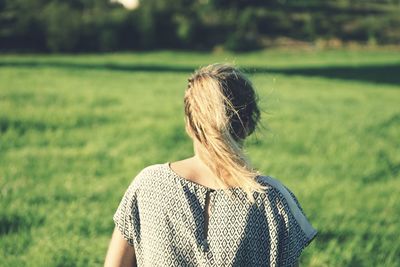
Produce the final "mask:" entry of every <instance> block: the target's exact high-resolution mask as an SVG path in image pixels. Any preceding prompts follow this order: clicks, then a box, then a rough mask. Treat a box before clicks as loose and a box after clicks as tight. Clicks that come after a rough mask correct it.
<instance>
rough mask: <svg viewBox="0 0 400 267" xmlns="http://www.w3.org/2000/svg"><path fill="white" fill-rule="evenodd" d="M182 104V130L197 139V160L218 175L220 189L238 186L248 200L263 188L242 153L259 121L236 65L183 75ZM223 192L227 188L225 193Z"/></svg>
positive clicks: (252, 96)
mask: <svg viewBox="0 0 400 267" xmlns="http://www.w3.org/2000/svg"><path fill="white" fill-rule="evenodd" d="M188 81H189V84H188V88H187V89H186V92H185V97H184V104H185V115H186V118H185V120H186V132H187V133H188V134H189V136H190V137H191V138H192V139H193V140H197V141H198V142H199V144H200V146H199V148H198V149H199V157H200V159H201V160H202V161H203V162H204V163H205V164H206V165H207V166H208V167H209V168H210V169H211V170H212V172H213V173H214V174H215V175H216V176H217V177H218V179H217V181H216V182H217V184H219V185H220V186H221V187H222V188H225V189H227V188H231V187H240V188H242V189H243V190H244V191H245V192H246V194H247V197H248V199H249V200H250V201H251V202H253V201H254V198H253V192H254V191H258V192H262V190H263V189H264V187H263V186H262V185H261V184H259V183H258V182H257V181H256V180H255V177H256V176H257V175H258V174H259V173H258V172H257V171H256V170H254V169H253V168H252V167H251V164H250V163H249V161H248V159H247V158H246V156H245V155H244V152H243V141H244V139H245V138H246V137H247V136H249V135H250V134H251V133H253V132H254V130H255V128H256V126H257V123H258V121H259V119H260V111H259V109H258V106H257V97H256V94H255V91H254V88H253V86H252V84H251V82H250V81H249V80H248V79H247V78H246V77H245V75H244V74H243V73H242V72H241V71H239V70H238V69H237V68H235V67H233V66H231V65H228V64H212V65H208V66H206V67H202V68H200V69H198V70H197V71H195V72H194V73H193V74H192V76H191V77H190V78H189V80H188ZM227 192H229V191H227Z"/></svg>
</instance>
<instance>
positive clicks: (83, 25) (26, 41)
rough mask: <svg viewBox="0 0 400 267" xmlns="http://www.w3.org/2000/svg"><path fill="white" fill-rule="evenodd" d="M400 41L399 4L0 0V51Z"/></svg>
mask: <svg viewBox="0 0 400 267" xmlns="http://www.w3.org/2000/svg"><path fill="white" fill-rule="evenodd" d="M282 37H286V38H290V39H291V40H300V41H307V42H315V41H317V40H324V39H325V40H328V39H337V40H340V41H356V42H362V43H373V44H399V43H400V0H375V1H362V0H331V1H324V0H308V1H307V0H174V1H167V0H143V1H141V2H140V5H139V7H138V8H137V9H135V10H127V9H125V8H123V7H122V5H119V4H116V3H110V2H109V1H108V0H0V50H2V51H38V52H85V51H114V50H151V49H197V50H208V49H213V48H215V47H223V48H224V49H228V50H234V51H244V50H252V49H257V48H261V47H265V46H268V45H269V44H270V43H271V42H273V40H276V39H278V38H282Z"/></svg>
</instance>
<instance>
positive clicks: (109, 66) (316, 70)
mask: <svg viewBox="0 0 400 267" xmlns="http://www.w3.org/2000/svg"><path fill="white" fill-rule="evenodd" d="M4 67H21V68H41V67H50V68H66V69H89V70H109V71H128V72H134V71H143V72H177V73H188V74H189V73H191V72H193V71H194V70H195V69H196V68H197V66H174V65H167V64H166V65H158V64H148V65H146V64H115V63H83V62H82V63H77V62H62V61H34V60H30V61H20V60H18V61H11V60H7V61H3V62H0V68H4ZM244 69H245V70H246V72H248V73H253V74H260V73H261V74H262V73H276V74H284V75H296V76H309V77H323V78H331V79H343V80H355V81H362V82H370V83H382V84H389V85H400V75H399V73H400V63H393V64H386V65H362V66H346V65H343V66H327V67H325V66H322V67H295V68H290V67H289V68H269V67H253V66H244Z"/></svg>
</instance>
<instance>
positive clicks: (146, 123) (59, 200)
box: [0, 50, 400, 266]
mask: <svg viewBox="0 0 400 267" xmlns="http://www.w3.org/2000/svg"><path fill="white" fill-rule="evenodd" d="M398 52H399V51H396V50H392V51H391V50H386V51H384V50H355V51H350V50H332V51H311V50H310V51H297V52H292V51H289V50H271V51H267V52H257V53H250V54H240V55H234V54H224V53H222V54H202V53H189V52H186V53H184V52H168V51H164V52H153V53H137V54H105V55H79V56H68V55H62V56H61V55H56V56H54V55H51V56H45V55H43V56H39V55H37V56H35V55H1V56H0V266H26V265H27V266H98V265H101V264H102V263H103V259H104V256H105V253H106V249H107V246H108V241H109V238H110V235H111V231H112V228H113V222H112V215H113V213H114V211H115V209H116V207H117V205H118V202H119V200H120V199H121V197H122V194H123V192H124V191H125V190H126V188H127V186H128V184H129V182H130V181H131V179H132V178H133V177H134V176H135V175H136V174H137V172H138V171H139V170H140V169H142V168H143V167H145V166H147V165H150V164H154V163H162V162H167V161H174V160H178V159H181V158H184V157H187V156H190V155H191V151H192V148H191V142H190V140H189V138H188V137H186V135H185V132H184V128H183V106H182V104H183V103H182V98H183V93H184V89H185V87H186V82H187V77H188V75H189V74H190V72H191V70H192V69H194V68H196V67H197V66H199V65H205V64H208V63H212V62H216V61H218V62H221V61H222V62H235V63H236V64H237V65H239V66H241V67H244V68H246V69H247V70H249V71H250V72H251V73H250V74H249V75H250V78H251V79H252V80H253V82H254V84H255V86H256V87H257V89H258V94H259V97H260V105H261V108H262V110H263V119H262V127H260V129H259V131H258V132H257V133H256V134H255V135H254V136H253V137H252V138H250V140H248V142H247V148H248V149H247V152H248V154H249V155H250V157H251V158H252V161H253V162H254V165H255V166H256V167H258V168H259V169H260V170H261V171H262V172H263V173H265V174H269V175H272V176H275V177H277V178H278V179H280V180H281V181H283V182H284V183H285V184H286V185H287V186H289V187H290V188H291V189H292V191H294V192H295V194H296V195H297V196H298V198H299V200H300V202H301V203H302V206H303V208H304V210H305V211H306V213H307V216H308V217H309V219H310V221H311V222H312V224H313V225H314V227H315V228H317V229H318V230H319V235H318V237H317V238H316V239H315V241H314V242H313V243H312V244H311V245H310V246H309V248H307V249H306V250H305V251H304V253H303V256H302V258H301V262H302V263H303V265H305V266H396V265H398V264H399V258H400V241H399V239H398V237H399V236H400V227H399V224H398V222H399V220H400V216H399V214H400V205H399V201H400V199H399V196H400V180H399V178H400V174H399V172H400V153H399V151H400V142H399V140H400V139H399V137H400V105H399V103H400V78H399V77H398V76H399V75H398V74H399V73H400V53H398Z"/></svg>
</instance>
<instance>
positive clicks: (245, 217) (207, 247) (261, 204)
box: [113, 163, 317, 267]
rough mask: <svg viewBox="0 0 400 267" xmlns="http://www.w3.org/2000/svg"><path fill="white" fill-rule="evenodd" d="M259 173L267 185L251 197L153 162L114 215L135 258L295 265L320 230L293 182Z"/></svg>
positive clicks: (156, 262) (161, 262) (142, 262)
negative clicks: (295, 192) (207, 212)
mask: <svg viewBox="0 0 400 267" xmlns="http://www.w3.org/2000/svg"><path fill="white" fill-rule="evenodd" d="M257 181H258V182H259V183H261V184H262V185H265V186H267V189H266V190H265V191H264V192H263V193H258V192H254V194H253V195H254V198H255V203H253V204H251V203H250V202H248V201H247V200H246V197H245V192H244V191H242V189H240V188H231V189H229V191H231V192H232V194H230V195H229V194H227V193H226V192H224V190H223V189H211V188H208V187H205V186H203V185H200V184H198V183H195V182H192V181H190V180H187V179H185V178H183V177H181V176H179V175H178V174H176V173H175V172H174V171H173V170H172V169H171V168H170V167H169V163H163V164H155V165H152V166H149V167H146V168H144V169H143V170H142V171H141V172H140V173H139V174H138V175H137V176H136V177H135V178H134V179H133V181H132V183H131V184H130V186H129V187H128V189H127V190H126V192H125V194H124V196H123V198H122V200H121V202H120V204H119V206H118V208H117V210H116V212H115V214H114V217H113V220H114V222H115V225H116V227H117V228H118V229H119V231H120V232H121V233H122V235H123V237H124V238H125V239H126V240H127V241H128V243H129V244H130V245H132V246H133V247H134V250H135V254H136V261H137V264H138V266H146V267H147V266H149V267H156V266H246V267H247V266H249V267H251V266H293V264H294V263H296V262H297V260H298V257H299V256H300V254H301V252H302V250H303V249H304V248H305V247H306V246H307V245H308V244H309V243H310V242H311V241H312V240H313V238H314V237H315V235H316V234H317V231H316V230H315V229H314V228H313V227H312V226H311V224H310V223H309V222H308V220H307V219H306V217H305V215H304V212H303V210H302V209H301V207H300V204H299V202H298V201H297V199H296V197H295V196H294V195H293V193H292V192H290V190H289V189H287V188H286V187H285V186H283V185H282V184H281V183H280V182H278V181H277V180H275V179H273V178H271V177H268V176H258V177H257ZM207 197H209V201H210V203H209V205H210V209H211V212H210V217H209V221H208V227H207V232H205V218H204V208H205V204H206V203H205V202H206V198H207Z"/></svg>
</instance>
